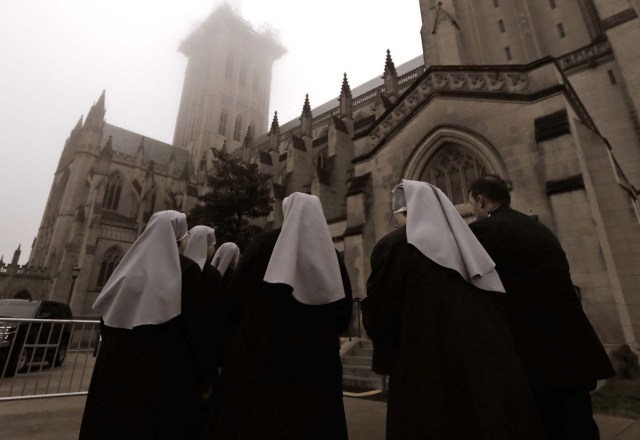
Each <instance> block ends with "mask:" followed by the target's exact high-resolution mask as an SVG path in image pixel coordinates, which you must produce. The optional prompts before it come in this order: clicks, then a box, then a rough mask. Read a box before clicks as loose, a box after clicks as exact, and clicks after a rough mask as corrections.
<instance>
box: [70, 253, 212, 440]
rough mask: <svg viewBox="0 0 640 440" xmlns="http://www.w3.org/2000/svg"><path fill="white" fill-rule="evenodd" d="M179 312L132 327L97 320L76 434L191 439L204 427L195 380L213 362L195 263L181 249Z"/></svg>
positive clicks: (207, 378) (208, 377)
mask: <svg viewBox="0 0 640 440" xmlns="http://www.w3.org/2000/svg"><path fill="white" fill-rule="evenodd" d="M180 267H181V269H182V313H181V314H180V315H178V316H177V317H175V318H173V319H171V320H170V321H167V322H165V323H163V324H160V325H141V326H138V327H135V328H133V329H131V330H126V329H118V328H113V327H109V326H106V325H104V323H102V324H101V329H100V331H101V333H102V345H101V347H100V352H99V354H98V358H97V359H96V364H95V367H94V370H93V376H92V378H91V384H90V387H89V394H88V396H87V403H86V406H85V410H84V416H83V419H82V426H81V429H80V439H87V440H96V439H105V440H107V439H109V440H113V439H118V440H123V439H125V440H126V439H172V440H173V439H185V440H186V439H193V438H197V436H198V435H200V432H201V430H202V425H201V424H202V421H203V414H202V410H203V408H202V399H201V396H200V391H201V387H202V386H203V385H204V384H205V383H208V382H211V381H212V380H213V374H214V372H215V371H216V370H215V365H214V364H215V359H214V353H215V352H214V350H213V349H212V344H211V337H210V335H207V334H206V333H205V331H206V328H207V326H208V323H207V320H208V319H209V318H208V317H207V316H206V297H205V295H204V294H203V291H202V275H201V272H200V268H199V267H198V265H197V264H196V263H195V262H194V261H192V260H190V259H189V258H187V257H184V256H182V255H180Z"/></svg>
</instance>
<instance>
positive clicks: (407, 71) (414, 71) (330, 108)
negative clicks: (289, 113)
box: [253, 55, 424, 145]
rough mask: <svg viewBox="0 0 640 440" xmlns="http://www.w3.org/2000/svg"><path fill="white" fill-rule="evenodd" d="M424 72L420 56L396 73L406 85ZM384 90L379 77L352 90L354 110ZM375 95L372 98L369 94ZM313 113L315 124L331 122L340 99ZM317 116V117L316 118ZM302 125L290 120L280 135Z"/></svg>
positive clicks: (259, 141) (262, 139)
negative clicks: (377, 92)
mask: <svg viewBox="0 0 640 440" xmlns="http://www.w3.org/2000/svg"><path fill="white" fill-rule="evenodd" d="M422 70H424V59H423V56H422V55H419V56H417V57H415V58H412V59H410V60H409V61H407V62H405V63H403V64H401V65H400V66H398V67H396V71H397V72H398V79H399V83H400V84H404V83H406V82H407V81H410V80H411V79H413V78H417V77H418V76H419V75H420V73H421V72H422ZM380 88H384V80H383V79H382V77H380V76H379V75H377V76H375V77H374V78H372V79H370V80H369V81H366V82H364V83H362V84H360V85H359V86H357V87H355V88H353V89H351V96H353V106H354V108H355V107H356V106H357V105H358V104H361V103H362V102H364V101H367V100H368V99H370V98H373V97H375V92H376V91H377V90H378V89H380ZM371 93H373V94H374V95H372V96H371V97H370V96H368V95H369V94H371ZM311 113H312V114H313V115H314V117H313V124H314V125H315V124H317V123H319V122H322V121H325V120H329V119H330V118H331V116H338V115H339V113H340V102H339V97H336V98H334V99H331V100H329V101H327V102H325V103H324V104H322V105H319V106H318V107H314V108H312V109H311ZM316 115H317V116H316ZM299 125H300V118H299V117H298V118H295V119H292V120H290V121H289V122H287V123H285V124H283V125H281V126H280V133H283V134H284V133H285V132H288V131H291V130H293V129H295V128H296V127H298V126H299ZM253 142H254V145H263V144H265V143H267V142H269V138H268V134H263V135H261V136H258V137H257V138H255V139H254V141H253Z"/></svg>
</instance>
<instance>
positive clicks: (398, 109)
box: [352, 56, 599, 164]
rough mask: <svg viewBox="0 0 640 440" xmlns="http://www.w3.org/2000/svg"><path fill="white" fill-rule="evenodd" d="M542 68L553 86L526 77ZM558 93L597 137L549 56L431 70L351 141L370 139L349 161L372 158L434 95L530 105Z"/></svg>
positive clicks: (533, 77)
mask: <svg viewBox="0 0 640 440" xmlns="http://www.w3.org/2000/svg"><path fill="white" fill-rule="evenodd" d="M546 67H549V68H553V69H555V70H556V71H557V72H558V73H559V75H547V76H546V78H551V77H553V78H557V81H556V82H553V81H546V82H545V81H538V79H537V77H535V75H531V76H530V74H532V73H533V72H534V71H536V70H538V69H544V68H546ZM558 93H564V94H565V95H566V97H567V100H568V102H569V103H570V104H571V105H572V106H573V108H574V110H575V111H576V114H577V115H578V117H579V118H580V119H581V121H582V122H583V123H584V124H586V125H587V126H588V127H589V128H590V129H591V130H593V131H594V132H596V133H598V134H599V131H598V129H597V127H596V125H595V123H594V122H593V120H592V119H591V116H590V115H589V113H588V112H587V110H586V108H585V107H584V105H583V104H582V102H581V101H580V99H579V98H578V95H577V94H576V93H575V91H574V90H573V88H572V86H571V84H570V83H569V81H568V79H567V78H566V76H565V75H564V74H563V72H562V69H561V67H560V65H559V63H558V61H557V60H556V59H555V58H553V57H550V56H549V57H545V58H541V59H540V60H537V61H534V62H532V63H529V64H522V65H494V66H487V65H481V66H477V65H466V66H431V67H429V68H428V69H427V70H426V71H425V72H424V73H423V74H422V75H421V76H420V77H419V78H418V79H417V80H416V81H415V82H414V83H413V84H412V85H411V86H410V87H409V88H407V90H405V92H404V93H403V94H402V96H401V97H400V98H399V99H398V100H397V101H396V102H394V103H393V105H392V106H391V107H390V108H389V109H387V110H386V111H385V112H384V114H382V115H381V116H380V117H379V118H377V119H376V121H375V123H374V124H372V125H371V126H370V127H368V128H367V129H366V130H363V131H362V132H361V133H359V134H357V135H356V136H354V139H360V138H363V137H369V139H368V148H367V149H366V151H365V152H364V153H362V154H360V155H359V156H357V157H355V158H354V159H353V160H352V163H354V164H355V163H359V162H363V161H366V160H369V159H370V158H371V157H373V156H374V155H375V154H376V153H377V152H378V151H379V150H380V148H382V146H383V145H384V144H385V142H386V140H387V139H389V138H390V137H391V136H393V135H394V133H396V132H397V131H398V130H400V129H402V127H404V126H405V125H406V124H407V123H408V122H409V121H410V120H411V119H412V117H413V115H414V114H416V113H417V112H419V111H421V110H422V109H423V108H424V107H425V106H427V105H428V104H429V103H430V102H431V101H432V100H433V98H435V97H439V96H447V97H455V98H472V99H476V100H478V99H491V100H503V101H519V102H534V101H537V100H540V99H543V98H545V97H548V96H552V95H555V94H558Z"/></svg>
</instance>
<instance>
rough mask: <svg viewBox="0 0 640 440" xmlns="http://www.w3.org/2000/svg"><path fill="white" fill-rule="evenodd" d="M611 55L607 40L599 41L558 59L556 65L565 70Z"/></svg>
mask: <svg viewBox="0 0 640 440" xmlns="http://www.w3.org/2000/svg"><path fill="white" fill-rule="evenodd" d="M612 53H613V51H612V50H611V45H610V44H609V41H608V40H604V41H599V42H597V43H594V44H592V45H590V46H587V47H583V48H581V49H578V50H576V51H574V52H571V53H569V54H567V55H565V56H563V57H561V58H558V65H559V66H560V68H561V69H562V70H567V69H571V68H573V67H577V66H580V65H582V64H589V63H595V62H596V60H597V59H598V58H602V57H604V56H606V55H609V54H612Z"/></svg>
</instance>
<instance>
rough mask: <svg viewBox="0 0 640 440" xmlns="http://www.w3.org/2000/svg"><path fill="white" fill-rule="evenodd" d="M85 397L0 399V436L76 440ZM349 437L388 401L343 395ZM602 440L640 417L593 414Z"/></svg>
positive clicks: (624, 437)
mask: <svg viewBox="0 0 640 440" xmlns="http://www.w3.org/2000/svg"><path fill="white" fill-rule="evenodd" d="M85 400H86V398H85V397H59V398H51V399H37V400H22V401H11V402H0V439H3V440H75V439H77V438H78V432H79V430H80V422H81V420H82V411H83V408H84V403H85ZM344 406H345V412H346V415H347V426H348V429H349V439H350V440H384V438H385V414H386V411H387V404H386V403H385V402H378V401H373V400H365V399H357V398H350V397H345V398H344ZM595 418H596V422H597V423H598V426H599V427H600V436H601V440H638V439H640V420H631V419H624V418H620V417H611V416H603V415H596V417H595Z"/></svg>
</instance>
